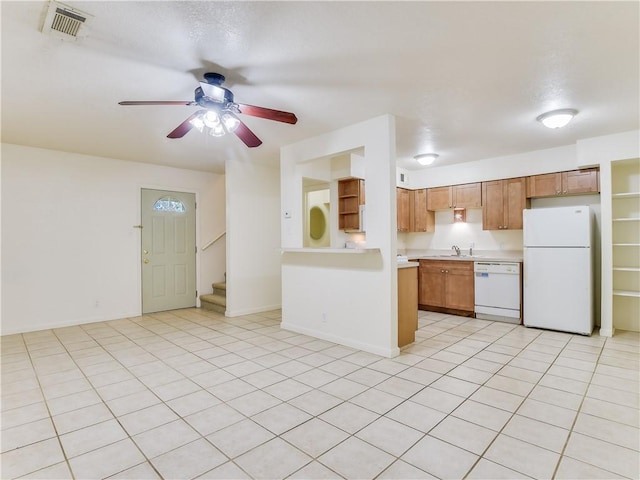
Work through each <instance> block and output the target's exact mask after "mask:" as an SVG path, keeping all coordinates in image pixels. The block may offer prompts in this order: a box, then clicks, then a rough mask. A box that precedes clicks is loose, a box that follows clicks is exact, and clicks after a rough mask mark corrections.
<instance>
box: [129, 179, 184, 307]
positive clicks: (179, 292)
mask: <svg viewBox="0 0 640 480" xmlns="http://www.w3.org/2000/svg"><path fill="white" fill-rule="evenodd" d="M141 207H142V208H141V212H142V242H141V243H142V244H141V261H142V313H153V312H160V311H164V310H174V309H178V308H188V307H194V306H195V305H196V201H195V195H194V194H193V193H183V192H168V191H163V190H150V189H142V191H141Z"/></svg>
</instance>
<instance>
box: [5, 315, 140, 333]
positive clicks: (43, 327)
mask: <svg viewBox="0 0 640 480" xmlns="http://www.w3.org/2000/svg"><path fill="white" fill-rule="evenodd" d="M141 315H142V313H140V312H131V313H122V314H119V315H118V316H115V317H112V316H105V317H90V318H85V319H75V320H69V321H65V322H55V323H51V324H48V325H38V326H35V327H33V328H27V329H26V330H22V329H17V330H16V329H13V328H10V329H5V328H4V327H2V328H0V335H3V336H4V335H19V334H22V333H32V332H41V331H43V330H53V329H56V328H66V327H75V326H78V325H89V324H91V323H99V322H110V321H112V320H122V319H125V318H130V317H139V316H141Z"/></svg>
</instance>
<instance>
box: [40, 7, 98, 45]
mask: <svg viewBox="0 0 640 480" xmlns="http://www.w3.org/2000/svg"><path fill="white" fill-rule="evenodd" d="M92 18H93V16H92V15H89V14H87V13H85V12H81V11H80V10H76V9H75V8H71V7H69V6H68V5H64V4H63V3H59V2H49V9H48V11H47V16H46V18H45V20H44V25H43V26H42V33H46V34H49V35H55V36H57V37H59V38H62V39H64V40H77V39H78V38H82V37H84V36H85V35H86V28H87V25H88V24H89V23H90V22H91V19H92Z"/></svg>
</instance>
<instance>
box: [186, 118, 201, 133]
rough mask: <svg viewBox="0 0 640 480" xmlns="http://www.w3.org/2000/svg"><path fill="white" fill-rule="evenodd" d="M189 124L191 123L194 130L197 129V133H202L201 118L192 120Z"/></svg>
mask: <svg viewBox="0 0 640 480" xmlns="http://www.w3.org/2000/svg"><path fill="white" fill-rule="evenodd" d="M189 123H191V125H193V127H194V128H196V129H198V131H199V132H200V133H202V129H203V128H204V120H203V119H202V116H198V117H195V118H192V119H191V120H190V121H189Z"/></svg>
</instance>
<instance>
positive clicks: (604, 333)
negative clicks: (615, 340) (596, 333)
mask: <svg viewBox="0 0 640 480" xmlns="http://www.w3.org/2000/svg"><path fill="white" fill-rule="evenodd" d="M615 332H616V329H615V328H602V327H600V336H601V337H613V334H614V333H615Z"/></svg>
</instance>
